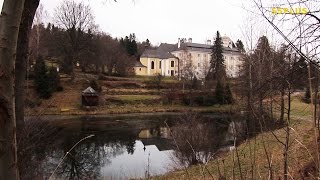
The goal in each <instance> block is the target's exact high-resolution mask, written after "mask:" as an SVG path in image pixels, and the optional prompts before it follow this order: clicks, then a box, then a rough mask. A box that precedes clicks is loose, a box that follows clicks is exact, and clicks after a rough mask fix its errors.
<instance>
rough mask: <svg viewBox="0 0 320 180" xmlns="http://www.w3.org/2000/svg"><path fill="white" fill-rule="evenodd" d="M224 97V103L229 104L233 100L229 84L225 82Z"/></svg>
mask: <svg viewBox="0 0 320 180" xmlns="http://www.w3.org/2000/svg"><path fill="white" fill-rule="evenodd" d="M224 99H225V102H224V103H226V104H231V103H232V102H233V97H232V92H231V89H230V85H229V84H227V85H226V87H225V89H224Z"/></svg>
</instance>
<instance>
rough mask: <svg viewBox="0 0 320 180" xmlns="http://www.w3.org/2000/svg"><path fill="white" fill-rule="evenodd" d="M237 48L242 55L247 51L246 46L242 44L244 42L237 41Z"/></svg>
mask: <svg viewBox="0 0 320 180" xmlns="http://www.w3.org/2000/svg"><path fill="white" fill-rule="evenodd" d="M236 47H237V48H238V50H239V51H240V52H241V53H244V52H245V50H244V45H243V43H242V41H241V40H240V39H238V40H237V42H236Z"/></svg>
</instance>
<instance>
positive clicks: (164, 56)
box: [140, 43, 178, 76]
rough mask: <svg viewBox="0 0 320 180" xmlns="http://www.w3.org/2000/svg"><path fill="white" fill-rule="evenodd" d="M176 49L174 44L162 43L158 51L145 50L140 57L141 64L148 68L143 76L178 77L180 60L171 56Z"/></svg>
mask: <svg viewBox="0 0 320 180" xmlns="http://www.w3.org/2000/svg"><path fill="white" fill-rule="evenodd" d="M176 49H177V47H176V45H174V44H165V43H162V44H161V45H160V46H159V47H158V48H157V49H147V50H145V51H144V52H143V54H142V55H141V57H140V62H141V64H142V65H144V66H146V71H145V72H144V73H142V74H141V75H147V76H152V75H156V74H161V75H163V76H177V75H178V58H177V57H175V56H174V55H173V54H171V52H172V51H174V50H176Z"/></svg>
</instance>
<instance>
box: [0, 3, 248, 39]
mask: <svg viewBox="0 0 320 180" xmlns="http://www.w3.org/2000/svg"><path fill="white" fill-rule="evenodd" d="M76 1H78V2H80V0H76ZM117 1H118V2H114V1H113V0H90V1H89V0H83V1H82V2H84V3H86V4H87V3H89V4H90V6H91V8H92V10H93V13H94V16H95V22H96V24H98V25H99V29H100V30H101V31H104V32H106V33H108V34H110V35H111V36H113V37H124V36H126V35H129V34H130V33H135V34H136V37H137V39H138V40H139V41H144V40H146V39H147V38H148V39H149V40H150V41H151V43H152V44H154V45H157V44H159V43H161V42H163V43H164V42H167V43H176V42H177V39H178V38H179V37H180V38H189V37H191V38H192V39H193V42H197V43H204V42H205V40H206V39H212V38H213V37H214V36H215V33H216V31H217V30H219V31H220V33H221V34H222V35H227V36H229V37H231V39H232V40H233V41H236V40H237V39H242V38H244V35H243V32H244V31H246V28H247V27H245V25H244V24H245V22H247V21H248V19H247V17H248V14H250V13H249V12H247V11H246V10H244V9H243V8H242V7H246V8H248V9H250V7H249V4H246V0H135V1H132V0H117ZM2 2H3V0H0V4H1V5H2ZM61 2H62V0H41V4H42V5H43V7H44V9H45V10H46V11H47V12H48V14H49V17H50V16H51V17H52V15H53V14H54V9H55V8H56V7H57V6H58V5H59V3H61ZM51 21H53V20H51Z"/></svg>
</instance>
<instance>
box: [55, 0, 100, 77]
mask: <svg viewBox="0 0 320 180" xmlns="http://www.w3.org/2000/svg"><path fill="white" fill-rule="evenodd" d="M54 18H55V19H56V21H57V24H58V25H59V26H60V27H61V28H63V29H65V30H66V32H67V35H68V37H67V39H68V40H67V42H68V45H67V46H66V48H67V50H66V52H65V53H66V54H67V58H65V59H66V60H67V62H66V63H67V64H68V65H69V67H70V74H71V75H72V79H74V70H73V65H74V63H75V62H76V61H78V60H79V52H80V50H81V49H82V48H83V47H82V46H81V43H82V42H81V39H82V35H83V33H84V32H87V31H89V30H90V29H92V28H94V17H93V14H92V10H91V8H90V6H88V5H84V4H83V3H76V2H75V1H67V0H65V1H63V2H62V4H61V5H60V6H59V7H58V8H57V9H56V10H55V15H54Z"/></svg>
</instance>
